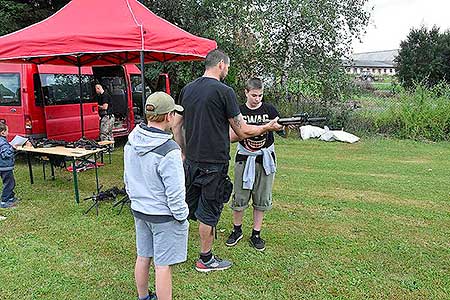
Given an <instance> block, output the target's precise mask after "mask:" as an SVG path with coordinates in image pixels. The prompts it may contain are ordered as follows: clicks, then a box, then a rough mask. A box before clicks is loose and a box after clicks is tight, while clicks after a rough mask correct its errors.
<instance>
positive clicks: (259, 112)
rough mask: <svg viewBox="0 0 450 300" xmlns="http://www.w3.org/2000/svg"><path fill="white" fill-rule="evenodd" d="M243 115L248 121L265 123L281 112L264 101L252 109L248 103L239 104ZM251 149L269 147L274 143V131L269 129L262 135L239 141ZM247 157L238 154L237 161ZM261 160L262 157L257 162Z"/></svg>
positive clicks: (256, 149)
mask: <svg viewBox="0 0 450 300" xmlns="http://www.w3.org/2000/svg"><path fill="white" fill-rule="evenodd" d="M239 108H240V110H241V113H242V117H243V118H244V120H245V121H246V122H247V123H263V122H268V121H270V120H272V119H275V118H276V117H279V113H278V111H277V109H276V108H275V106H273V105H272V104H270V103H266V102H262V104H261V106H260V107H258V108H257V109H250V108H248V107H247V105H246V104H242V105H241V106H239ZM239 143H240V144H241V145H242V146H244V147H245V148H246V149H247V150H249V151H258V150H260V149H261V148H268V147H270V146H271V145H272V144H273V143H274V137H273V132H272V131H269V132H266V133H264V134H262V135H260V136H256V137H251V138H247V139H244V140H242V141H240V142H239ZM246 159H247V157H246V156H244V155H239V154H238V155H236V161H244V160H246ZM260 161H261V157H258V158H257V162H260Z"/></svg>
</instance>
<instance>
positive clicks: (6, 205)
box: [0, 201, 16, 208]
mask: <svg viewBox="0 0 450 300" xmlns="http://www.w3.org/2000/svg"><path fill="white" fill-rule="evenodd" d="M15 206H16V203H15V202H9V201H8V202H0V208H12V207H15Z"/></svg>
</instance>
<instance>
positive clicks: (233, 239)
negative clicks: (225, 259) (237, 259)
mask: <svg viewBox="0 0 450 300" xmlns="http://www.w3.org/2000/svg"><path fill="white" fill-rule="evenodd" d="M242 236H243V235H242V231H236V230H233V231H232V232H231V234H230V236H229V237H228V240H227V241H226V242H225V245H227V246H228V247H232V246H234V245H236V244H237V243H238V242H239V240H240V239H242Z"/></svg>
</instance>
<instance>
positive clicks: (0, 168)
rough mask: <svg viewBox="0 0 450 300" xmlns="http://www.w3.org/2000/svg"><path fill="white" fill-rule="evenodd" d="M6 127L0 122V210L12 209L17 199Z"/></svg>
mask: <svg viewBox="0 0 450 300" xmlns="http://www.w3.org/2000/svg"><path fill="white" fill-rule="evenodd" d="M7 136H8V126H7V125H6V124H4V123H2V122H0V177H1V178H2V181H3V191H2V198H1V202H0V208H10V207H14V206H15V205H16V202H17V198H16V197H15V196H14V187H15V186H16V181H15V180H14V173H13V170H14V147H13V146H12V145H10V144H9V143H8V140H7V139H6V138H7Z"/></svg>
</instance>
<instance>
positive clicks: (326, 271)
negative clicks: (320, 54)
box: [0, 139, 450, 300]
mask: <svg viewBox="0 0 450 300" xmlns="http://www.w3.org/2000/svg"><path fill="white" fill-rule="evenodd" d="M277 143H278V145H277V153H278V164H279V165H278V172H277V175H276V179H275V180H276V182H275V186H274V208H273V210H272V211H271V212H270V213H268V214H267V216H266V219H265V223H264V227H263V231H262V236H263V238H265V239H266V243H267V244H266V246H267V248H266V251H265V252H264V253H259V252H256V251H255V250H253V249H252V248H250V246H249V244H248V236H249V234H250V232H251V214H250V213H249V212H247V214H246V217H245V221H244V222H245V223H244V226H243V228H244V234H245V238H244V239H243V240H242V241H241V242H240V243H239V244H238V245H237V246H236V247H234V248H227V247H226V246H225V245H224V243H225V240H226V238H227V235H228V233H229V231H230V228H231V212H230V209H229V208H228V207H226V208H225V209H224V213H223V215H222V218H221V221H220V223H219V225H218V239H217V240H216V242H215V247H214V249H215V253H217V254H218V255H219V256H222V257H223V258H226V259H230V260H232V261H233V262H234V265H233V267H232V268H231V269H230V270H227V271H222V272H216V273H211V274H200V273H197V272H196V271H195V269H194V262H195V260H196V259H197V255H198V249H199V248H198V246H199V242H198V233H197V230H196V229H197V225H196V223H193V222H191V232H190V238H189V253H188V261H187V262H186V263H183V264H180V265H177V266H176V267H175V268H174V275H173V277H174V280H173V281H174V299H203V300H207V299H224V300H225V299H289V300H296V299H408V300H409V299H450V201H449V198H450V187H449V182H450V160H449V157H450V144H449V143H437V144H425V143H419V142H413V141H398V140H387V139H368V140H364V139H363V140H362V141H361V142H359V143H357V144H354V145H349V144H342V143H325V142H318V141H300V140H294V139H287V140H283V139H277ZM122 155H123V152H122V148H121V147H117V151H115V152H114V153H113V164H112V165H106V166H105V167H102V168H100V169H99V173H100V179H101V184H103V185H104V187H105V188H109V187H112V186H113V185H118V186H121V185H122V172H123V163H122ZM34 173H35V184H34V185H33V186H31V185H30V183H29V179H28V170H27V166H26V163H25V162H24V160H21V159H19V160H18V161H17V167H16V171H15V175H16V181H17V188H16V192H17V194H18V195H19V196H20V198H22V202H21V203H20V204H19V206H18V207H17V208H16V209H14V210H1V209H0V215H3V216H6V217H7V219H6V220H4V221H0V299H52V300H53V299H89V300H92V299H117V300H119V299H135V294H136V293H135V287H134V277H133V268H134V260H135V246H134V227H133V219H132V216H131V215H130V213H129V211H128V210H124V212H122V214H121V215H117V210H113V209H112V205H111V203H109V202H108V203H102V204H101V206H100V214H99V216H98V217H96V216H95V213H92V212H91V213H90V214H88V215H83V212H84V211H85V210H86V209H87V208H88V207H89V205H90V202H83V201H82V203H80V204H79V205H77V204H76V203H75V202H74V196H73V186H72V175H71V173H69V172H67V171H63V170H57V172H56V180H54V181H52V180H43V177H42V171H41V170H40V167H38V165H35V167H34ZM94 178H95V177H94V171H93V170H90V171H87V172H83V173H81V174H80V176H79V179H80V193H81V197H82V198H85V197H88V196H90V195H92V192H93V191H94V189H95V180H94ZM151 285H153V276H152V277H151Z"/></svg>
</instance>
